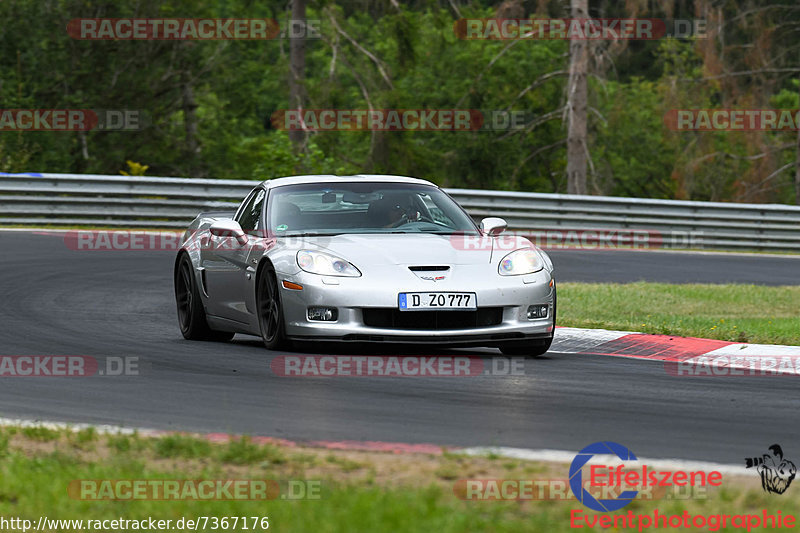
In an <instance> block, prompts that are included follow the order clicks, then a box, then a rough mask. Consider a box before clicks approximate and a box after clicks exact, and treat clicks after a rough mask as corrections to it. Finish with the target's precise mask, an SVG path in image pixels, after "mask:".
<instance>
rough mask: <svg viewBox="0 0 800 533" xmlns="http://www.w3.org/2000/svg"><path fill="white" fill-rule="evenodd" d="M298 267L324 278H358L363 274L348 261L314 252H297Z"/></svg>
mask: <svg viewBox="0 0 800 533" xmlns="http://www.w3.org/2000/svg"><path fill="white" fill-rule="evenodd" d="M297 266H299V267H300V268H301V269H303V270H305V271H306V272H310V273H312V274H320V275H323V276H345V277H348V278H357V277H359V276H361V272H360V271H359V270H358V269H357V268H356V267H354V266H353V265H352V264H351V263H349V262H348V261H345V260H344V259H342V258H341V257H336V256H335V255H331V254H326V253H324V252H317V251H314V250H300V251H299V252H297Z"/></svg>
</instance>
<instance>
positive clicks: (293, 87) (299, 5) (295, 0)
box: [286, 0, 306, 147]
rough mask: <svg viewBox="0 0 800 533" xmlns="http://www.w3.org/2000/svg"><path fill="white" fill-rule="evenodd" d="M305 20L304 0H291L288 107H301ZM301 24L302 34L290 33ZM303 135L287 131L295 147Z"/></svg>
mask: <svg viewBox="0 0 800 533" xmlns="http://www.w3.org/2000/svg"><path fill="white" fill-rule="evenodd" d="M305 20H306V0H292V18H291V23H290V24H289V25H288V27H287V29H286V31H287V36H288V38H289V109H303V103H304V98H303V80H304V79H305V72H306V41H305V36H304V35H305V30H306V26H305ZM300 21H302V22H300ZM301 24H302V28H303V36H293V35H291V33H292V32H293V31H294V30H295V28H299V26H300V25H301ZM304 137H305V133H304V132H303V131H299V130H296V131H295V130H292V131H289V138H290V139H291V140H292V142H293V143H294V144H295V147H298V146H299V145H300V144H301V143H302V142H303V139H304Z"/></svg>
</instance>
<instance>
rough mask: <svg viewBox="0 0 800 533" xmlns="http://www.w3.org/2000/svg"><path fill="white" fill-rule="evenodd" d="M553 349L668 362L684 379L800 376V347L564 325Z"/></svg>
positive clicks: (556, 336)
mask: <svg viewBox="0 0 800 533" xmlns="http://www.w3.org/2000/svg"><path fill="white" fill-rule="evenodd" d="M550 350H551V351H553V352H559V353H574V354H586V355H606V356H612V357H629V358H634V359H648V360H651V361H663V362H664V363H665V368H666V369H667V371H668V372H669V373H670V374H673V375H678V376H681V375H685V376H703V375H709V376H722V375H725V376H748V375H750V376H770V375H794V376H798V375H800V346H782V345H777V344H750V343H741V342H729V341H720V340H714V339H699V338H694V337H676V336H674V335H652V334H647V333H636V332H633V331H610V330H602V329H582V328H568V327H560V328H556V333H555V338H554V340H553V345H552V347H551V348H550Z"/></svg>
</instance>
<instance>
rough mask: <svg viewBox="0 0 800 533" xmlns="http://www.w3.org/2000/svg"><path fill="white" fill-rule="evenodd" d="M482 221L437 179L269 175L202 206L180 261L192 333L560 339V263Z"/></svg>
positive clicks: (277, 343)
mask: <svg viewBox="0 0 800 533" xmlns="http://www.w3.org/2000/svg"><path fill="white" fill-rule="evenodd" d="M505 229H506V223H505V221H504V220H503V219H500V218H494V217H490V218H484V219H483V220H482V221H481V223H480V226H477V225H476V224H475V222H473V220H472V219H471V218H470V216H469V215H468V214H467V213H466V212H465V211H464V210H463V209H462V208H461V207H460V206H459V205H458V204H457V203H456V202H455V201H454V200H453V199H452V198H451V197H450V196H448V195H447V193H445V192H444V191H443V190H442V189H440V188H439V187H437V186H436V185H434V184H433V183H430V182H428V181H425V180H420V179H415V178H405V177H398V176H377V175H357V176H295V177H288V178H279V179H273V180H269V181H266V182H264V183H262V184H260V185H258V186H257V187H256V188H255V189H253V191H252V192H250V194H249V195H248V196H247V197H246V198H245V199H244V201H243V202H242V203H241V205H240V206H239V208H238V209H237V210H236V212H235V213H234V212H210V213H201V214H200V215H199V216H198V217H197V218H196V219H195V220H194V222H192V224H191V225H190V226H189V229H188V230H187V231H186V233H185V235H184V237H183V241H182V245H181V248H180V250H179V252H178V257H177V259H176V262H175V296H176V299H177V304H178V318H179V323H180V328H181V332H182V333H183V336H184V337H186V338H187V339H203V340H221V341H224V340H230V339H231V338H232V337H233V335H234V334H235V333H245V334H250V335H257V336H260V337H262V338H263V340H264V344H265V345H266V346H267V348H269V349H273V350H274V349H280V348H286V347H289V345H290V344H291V343H292V341H345V342H346V341H356V342H384V343H387V342H392V343H398V342H399V343H415V344H416V343H423V344H437V345H446V346H492V347H498V348H500V350H501V351H502V352H503V353H504V354H509V355H511V354H513V355H530V356H536V355H541V354H543V353H544V352H546V351H547V350H548V348H549V347H550V343H551V342H552V340H553V332H554V328H555V316H556V287H555V280H554V278H553V264H552V263H551V261H550V259H549V257H548V256H547V254H545V253H544V252H543V251H542V250H540V249H538V248H537V247H536V246H534V245H533V244H532V243H531V242H530V241H529V240H527V239H525V238H522V237H518V236H509V235H501V233H502V232H503V231H504V230H505Z"/></svg>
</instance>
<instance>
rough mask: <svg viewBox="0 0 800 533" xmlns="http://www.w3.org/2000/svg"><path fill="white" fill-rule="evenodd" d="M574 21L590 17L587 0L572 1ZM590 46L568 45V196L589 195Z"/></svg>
mask: <svg viewBox="0 0 800 533" xmlns="http://www.w3.org/2000/svg"><path fill="white" fill-rule="evenodd" d="M571 6H572V18H573V19H586V18H588V16H589V8H588V0H571ZM588 66H589V46H588V42H587V41H586V40H585V39H573V40H571V41H570V44H569V83H568V84H567V192H569V194H586V161H587V159H586V155H587V152H588V149H589V148H588V145H587V143H586V110H587V88H586V74H587V71H588Z"/></svg>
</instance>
